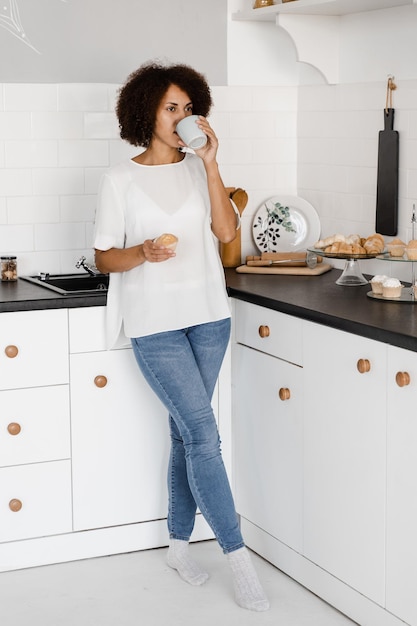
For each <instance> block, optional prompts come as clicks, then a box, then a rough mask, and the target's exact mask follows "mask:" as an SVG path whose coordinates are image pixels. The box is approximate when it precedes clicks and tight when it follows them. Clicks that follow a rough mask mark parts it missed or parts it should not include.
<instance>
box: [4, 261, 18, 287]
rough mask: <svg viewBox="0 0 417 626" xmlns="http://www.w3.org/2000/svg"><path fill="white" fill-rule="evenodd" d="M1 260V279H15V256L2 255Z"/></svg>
mask: <svg viewBox="0 0 417 626" xmlns="http://www.w3.org/2000/svg"><path fill="white" fill-rule="evenodd" d="M0 262H1V280H2V282H9V281H13V280H17V259H16V257H15V256H2V257H1V259H0Z"/></svg>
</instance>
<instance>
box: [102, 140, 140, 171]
mask: <svg viewBox="0 0 417 626" xmlns="http://www.w3.org/2000/svg"><path fill="white" fill-rule="evenodd" d="M141 152H143V148H138V147H136V146H131V145H130V144H129V143H127V142H126V141H121V140H120V139H117V140H110V141H109V165H110V166H112V165H117V163H121V162H122V161H124V160H125V159H126V160H127V159H131V158H133V157H134V156H136V155H137V154H140V153H141Z"/></svg>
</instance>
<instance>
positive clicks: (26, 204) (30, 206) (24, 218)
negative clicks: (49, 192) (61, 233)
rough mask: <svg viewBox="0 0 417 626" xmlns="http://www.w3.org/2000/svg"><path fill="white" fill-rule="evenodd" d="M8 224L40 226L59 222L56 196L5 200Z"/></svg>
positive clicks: (22, 197) (20, 197) (21, 197)
mask: <svg viewBox="0 0 417 626" xmlns="http://www.w3.org/2000/svg"><path fill="white" fill-rule="evenodd" d="M7 215H8V220H7V221H8V223H9V224H40V223H43V222H47V223H48V222H59V221H60V215H59V201H58V197H57V196H19V197H14V198H12V197H11V198H7Z"/></svg>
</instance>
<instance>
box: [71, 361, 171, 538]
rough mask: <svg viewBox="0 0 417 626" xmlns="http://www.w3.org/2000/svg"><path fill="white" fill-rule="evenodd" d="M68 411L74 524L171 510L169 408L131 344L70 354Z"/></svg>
mask: <svg viewBox="0 0 417 626" xmlns="http://www.w3.org/2000/svg"><path fill="white" fill-rule="evenodd" d="M97 377H101V378H99V379H97ZM71 411H72V468H73V506H74V529H75V530H85V529H88V528H98V527H103V526H114V525H118V524H129V523H132V522H139V521H145V520H154V519H161V518H164V517H166V509H167V492H166V472H167V466H168V448H169V434H168V417H167V411H166V409H165V408H164V407H163V406H162V404H161V403H160V402H159V400H158V399H157V398H156V397H155V395H154V394H153V392H152V391H151V390H150V389H149V388H148V386H147V383H146V382H145V380H144V379H143V377H142V375H141V373H140V371H139V369H138V366H137V365H136V363H135V359H134V355H133V351H132V350H131V349H129V350H116V351H114V352H112V351H109V352H99V353H96V352H91V353H86V354H73V355H71Z"/></svg>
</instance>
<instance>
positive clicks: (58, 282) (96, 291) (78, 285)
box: [21, 274, 109, 296]
mask: <svg viewBox="0 0 417 626" xmlns="http://www.w3.org/2000/svg"><path fill="white" fill-rule="evenodd" d="M21 278H22V280H27V281H28V282H30V283H34V284H35V285H39V286H40V287H45V288H46V289H50V290H51V291H56V292H57V293H59V294H61V295H62V296H77V295H86V294H88V295H103V293H106V292H107V290H108V286H109V276H108V274H96V275H95V276H91V275H90V274H38V275H37V276H22V277H21Z"/></svg>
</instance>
